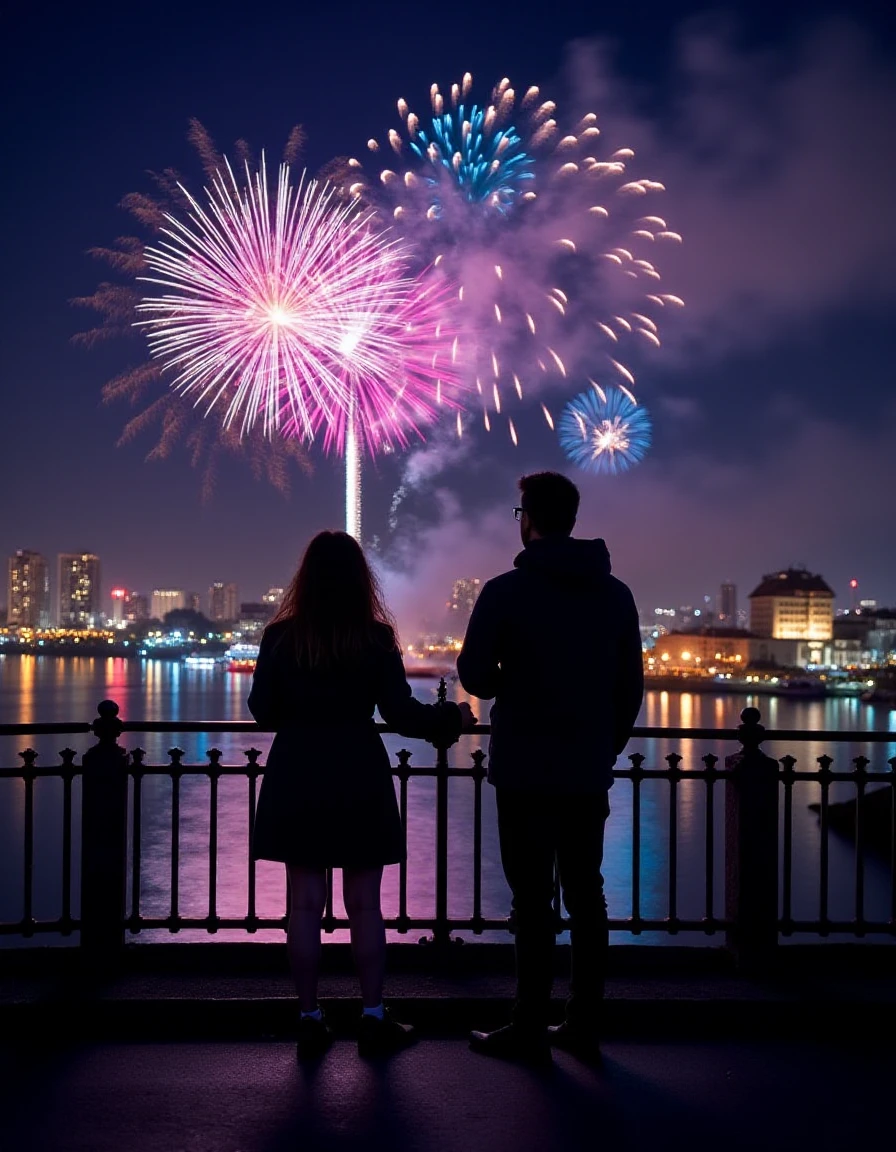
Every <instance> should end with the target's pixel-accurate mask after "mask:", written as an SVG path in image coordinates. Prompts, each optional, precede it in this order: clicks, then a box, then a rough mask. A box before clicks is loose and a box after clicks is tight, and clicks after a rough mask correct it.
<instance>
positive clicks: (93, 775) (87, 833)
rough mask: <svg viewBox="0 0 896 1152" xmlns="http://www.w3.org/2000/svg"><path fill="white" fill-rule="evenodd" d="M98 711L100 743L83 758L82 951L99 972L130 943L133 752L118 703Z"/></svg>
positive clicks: (95, 726)
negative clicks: (124, 741)
mask: <svg viewBox="0 0 896 1152" xmlns="http://www.w3.org/2000/svg"><path fill="white" fill-rule="evenodd" d="M97 712H98V713H99V716H98V718H97V719H96V720H94V722H93V733H94V735H95V736H96V738H97V743H96V744H94V745H93V747H92V748H89V749H88V750H87V751H86V752H85V753H84V756H83V757H82V761H81V762H82V764H83V783H82V792H81V949H82V952H83V954H84V957H85V960H86V961H87V963H88V964H89V966H90V968H91V969H92V970H94V971H96V970H102V969H105V968H109V967H114V965H115V963H116V961H117V959H118V958H119V957H120V954H121V950H122V948H123V947H124V914H125V891H126V884H127V822H128V774H127V760H128V756H127V752H125V750H124V748H122V747H121V746H120V745H119V744H118V737H119V735H120V734H121V729H122V723H121V721H120V720H119V719H118V705H117V704H116V703H115V701H114V700H103V701H102V702H101V703H100V704H99V705H98V706H97Z"/></svg>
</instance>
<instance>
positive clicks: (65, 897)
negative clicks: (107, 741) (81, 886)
mask: <svg viewBox="0 0 896 1152" xmlns="http://www.w3.org/2000/svg"><path fill="white" fill-rule="evenodd" d="M59 755H60V757H61V759H62V928H61V930H62V935H63V936H71V934H72V780H73V779H74V775H75V756H76V755H77V753H76V752H75V750H74V748H63V749H62V751H61V752H60V753H59Z"/></svg>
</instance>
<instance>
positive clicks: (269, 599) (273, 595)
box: [261, 588, 283, 608]
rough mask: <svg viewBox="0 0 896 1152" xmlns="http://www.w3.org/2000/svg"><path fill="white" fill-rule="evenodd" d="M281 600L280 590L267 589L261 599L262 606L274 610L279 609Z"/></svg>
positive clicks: (281, 590)
mask: <svg viewBox="0 0 896 1152" xmlns="http://www.w3.org/2000/svg"><path fill="white" fill-rule="evenodd" d="M282 600H283V589H282V588H268V590H267V592H265V594H264V596H262V598H261V602H262V604H270V605H271V606H272V607H274V608H279V607H280V603H281V601H282Z"/></svg>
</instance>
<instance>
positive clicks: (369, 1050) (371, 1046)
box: [358, 1008, 417, 1056]
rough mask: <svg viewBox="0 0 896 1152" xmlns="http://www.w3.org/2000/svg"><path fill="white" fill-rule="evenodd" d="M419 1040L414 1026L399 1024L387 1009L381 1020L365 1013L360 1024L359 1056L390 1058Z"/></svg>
mask: <svg viewBox="0 0 896 1152" xmlns="http://www.w3.org/2000/svg"><path fill="white" fill-rule="evenodd" d="M416 1039H417V1029H416V1028H414V1026H413V1025H412V1024H399V1022H398V1021H397V1020H395V1019H393V1018H392V1016H391V1015H390V1013H389V1009H388V1008H387V1009H386V1010H385V1011H384V1013H383V1018H382V1020H380V1018H379V1017H378V1016H371V1015H369V1014H367V1013H364V1014H363V1015H362V1016H361V1021H360V1023H359V1024H358V1055H359V1056H388V1055H390V1054H391V1053H392V1052H398V1051H399V1050H400V1049H402V1048H407V1047H408V1045H409V1044H413V1043H414V1041H415V1040H416Z"/></svg>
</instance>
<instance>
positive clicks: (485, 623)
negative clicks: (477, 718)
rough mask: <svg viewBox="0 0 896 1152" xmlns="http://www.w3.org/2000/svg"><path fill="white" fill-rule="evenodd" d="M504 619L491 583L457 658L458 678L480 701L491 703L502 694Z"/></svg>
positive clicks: (475, 608) (475, 609)
mask: <svg viewBox="0 0 896 1152" xmlns="http://www.w3.org/2000/svg"><path fill="white" fill-rule="evenodd" d="M499 628H500V616H499V612H498V601H497V598H496V596H495V587H494V585H493V584H492V582H491V581H489V582H488V583H487V584H485V585H484V586H483V589H482V591H481V592H480V593H479V597H478V599H477V600H476V603H475V604H474V605H473V611H472V613H471V615H470V623H469V625H468V626H467V634H466V636H465V637H464V643H463V647H462V648H461V650H460V652H459V654H458V657H457V675H458V678H459V679H460V682H461V684H462V685H463V687H464V689H465V690H466V691H467V692H469V693H470V695H471V696H478V697H479V699H480V700H491V699H493V698H494V697H495V696H497V694H498V685H499V682H500V677H501V669H500V666H499V665H500V659H501V657H500V651H499V645H498V632H499Z"/></svg>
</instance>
